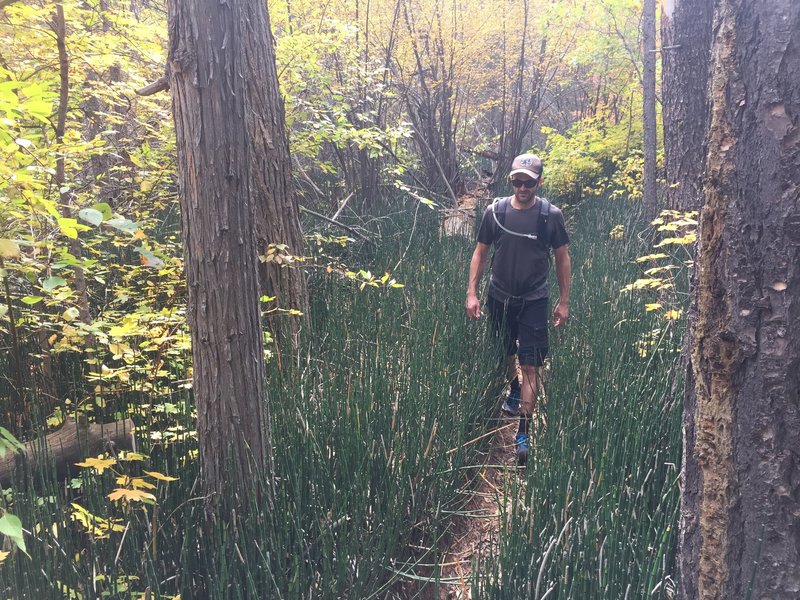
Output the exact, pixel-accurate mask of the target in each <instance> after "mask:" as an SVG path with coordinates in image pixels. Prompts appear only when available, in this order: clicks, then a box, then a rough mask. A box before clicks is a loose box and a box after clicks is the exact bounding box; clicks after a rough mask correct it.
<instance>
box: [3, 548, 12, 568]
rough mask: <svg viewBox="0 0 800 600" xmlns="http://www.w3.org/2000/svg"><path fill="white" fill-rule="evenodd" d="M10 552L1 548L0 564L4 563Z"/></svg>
mask: <svg viewBox="0 0 800 600" xmlns="http://www.w3.org/2000/svg"><path fill="white" fill-rule="evenodd" d="M9 554H11V552H3V551H2V550H0V565H2V564H3V561H4V560H5V559H7V558H8V555H9Z"/></svg>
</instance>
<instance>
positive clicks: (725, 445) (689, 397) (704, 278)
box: [679, 0, 800, 600]
mask: <svg viewBox="0 0 800 600" xmlns="http://www.w3.org/2000/svg"><path fill="white" fill-rule="evenodd" d="M702 4H704V2H703V1H700V0H698V2H692V3H690V4H687V8H689V9H691V7H692V6H695V5H702ZM713 31H714V38H713V43H712V46H711V57H712V62H711V70H710V86H709V100H710V109H711V117H710V123H709V128H708V137H707V139H708V147H707V153H706V157H705V166H706V171H705V177H704V180H703V193H704V201H705V204H704V206H703V209H702V213H701V219H700V236H699V248H698V260H697V265H696V282H697V283H696V286H695V288H694V289H693V293H692V295H693V303H694V306H695V312H696V318H695V319H694V322H691V323H690V331H689V338H688V340H689V348H690V352H691V372H690V377H689V380H688V384H689V385H687V390H686V404H685V413H684V420H685V428H684V436H685V439H684V448H685V453H684V465H683V471H682V481H683V489H682V507H681V546H680V556H679V561H680V569H681V597H682V598H692V599H694V598H700V599H707V598H715V599H716V598H718V599H727V598H747V597H751V598H770V599H774V600H779V599H787V600H788V599H790V598H798V597H800V521H798V515H800V475H799V474H800V459H799V458H798V453H797V449H798V448H800V403H799V402H798V389H800V80H799V79H798V78H797V73H798V72H800V4H798V3H797V2H794V1H793V0H776V1H775V2H770V3H754V2H749V1H747V0H717V2H716V3H715V12H714V21H713ZM688 83H690V82H687V84H688ZM683 93H684V94H686V95H687V97H688V95H691V94H693V93H697V90H696V88H695V89H693V88H691V87H685V88H684V90H683ZM691 102H693V103H694V104H693V105H694V106H702V102H700V101H698V99H697V98H693V99H692V100H691ZM692 140H693V135H691V134H689V133H687V135H686V137H685V139H684V141H683V148H684V149H685V148H686V146H688V145H690V144H691V143H692Z"/></svg>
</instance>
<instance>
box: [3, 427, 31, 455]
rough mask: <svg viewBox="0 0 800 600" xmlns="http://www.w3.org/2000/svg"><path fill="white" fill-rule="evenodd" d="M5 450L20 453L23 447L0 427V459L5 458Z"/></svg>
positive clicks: (8, 432)
mask: <svg viewBox="0 0 800 600" xmlns="http://www.w3.org/2000/svg"><path fill="white" fill-rule="evenodd" d="M6 450H14V451H15V452H17V451H22V450H25V446H23V445H22V444H21V443H20V441H19V440H18V439H17V438H15V437H14V436H13V435H12V433H11V432H10V431H9V430H8V429H6V428H5V427H0V457H2V456H5V454H6Z"/></svg>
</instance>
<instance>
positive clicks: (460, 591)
mask: <svg viewBox="0 0 800 600" xmlns="http://www.w3.org/2000/svg"><path fill="white" fill-rule="evenodd" d="M517 425H518V418H512V417H505V416H503V417H501V418H499V419H497V421H496V427H495V429H494V433H493V434H492V436H491V441H490V443H489V449H488V456H487V460H486V465H487V466H486V467H484V468H483V469H482V470H481V472H480V474H479V483H478V485H477V486H476V488H475V489H473V490H472V491H471V495H470V499H469V501H468V502H467V503H466V506H465V507H464V509H463V513H464V514H463V515H460V516H457V517H455V518H454V519H453V522H452V529H451V531H452V533H451V535H450V537H449V547H448V549H447V552H446V553H445V554H444V555H443V558H442V565H441V567H442V570H441V573H442V575H441V576H442V581H443V582H444V583H442V584H441V585H440V586H439V589H438V590H437V593H435V595H434V594H432V597H434V598H438V599H439V600H445V599H447V600H450V599H452V600H468V599H471V598H472V593H471V586H470V581H471V576H472V569H473V566H474V565H476V564H480V563H481V562H482V560H483V559H485V558H487V556H488V555H490V554H493V553H495V551H496V547H497V544H498V541H499V535H500V515H501V506H502V505H503V504H504V503H505V502H506V494H505V489H506V487H507V485H508V482H509V477H515V476H516V475H515V473H516V471H517V466H516V459H515V454H514V436H515V434H516V432H517Z"/></svg>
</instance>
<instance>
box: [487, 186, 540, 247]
mask: <svg viewBox="0 0 800 600" xmlns="http://www.w3.org/2000/svg"><path fill="white" fill-rule="evenodd" d="M509 201H510V199H509V198H495V199H494V202H492V216H493V217H494V222H495V224H496V225H497V227H498V228H499V230H498V229H495V237H494V241H497V240H498V239H500V236H501V235H502V234H503V232H506V233H509V234H511V235H516V236H518V237H525V238H528V239H529V240H542V241H543V242H544V243H545V245H546V246H550V236H549V235H548V231H547V220H548V219H549V218H550V202H549V201H548V200H547V199H545V198H539V199H538V202H539V224H538V225H539V226H538V231H537V232H536V233H519V232H518V231H511V230H510V229H506V227H505V222H506V209H507V208H508V203H509Z"/></svg>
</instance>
